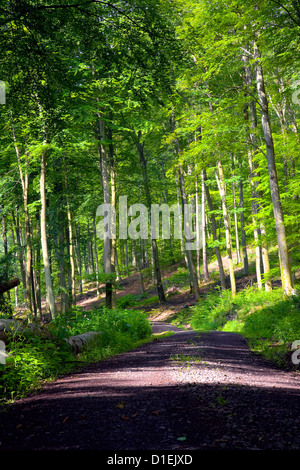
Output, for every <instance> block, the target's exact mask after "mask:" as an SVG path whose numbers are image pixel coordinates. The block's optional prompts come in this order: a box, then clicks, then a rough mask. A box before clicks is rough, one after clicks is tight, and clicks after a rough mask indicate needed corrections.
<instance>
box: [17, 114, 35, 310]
mask: <svg viewBox="0 0 300 470" xmlns="http://www.w3.org/2000/svg"><path fill="white" fill-rule="evenodd" d="M12 133H13V140H14V145H15V150H16V155H17V161H18V167H19V173H20V179H21V184H22V192H23V203H24V215H25V233H26V265H25V266H26V267H25V277H26V306H27V308H28V310H29V313H30V315H31V314H32V295H31V286H32V279H31V257H32V252H31V236H30V221H29V213H28V188H29V176H28V171H27V168H26V169H25V173H24V172H23V168H22V165H21V155H20V149H19V147H18V144H17V138H16V133H15V128H14V124H13V122H12ZM26 167H27V162H26Z"/></svg>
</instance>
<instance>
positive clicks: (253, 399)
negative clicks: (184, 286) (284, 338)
mask: <svg viewBox="0 0 300 470" xmlns="http://www.w3.org/2000/svg"><path fill="white" fill-rule="evenodd" d="M166 329H172V330H173V331H174V333H175V334H174V335H173V336H170V337H168V338H165V339H161V340H158V341H155V342H153V343H150V344H146V345H144V346H142V347H140V348H138V349H136V350H134V351H130V352H128V353H125V354H121V355H118V356H116V357H113V358H111V359H109V360H105V361H103V362H100V363H97V364H93V365H90V366H88V367H86V368H85V369H84V370H82V371H81V372H80V373H76V374H73V375H69V376H66V377H64V378H62V379H60V380H57V381H55V382H53V383H50V384H48V385H46V386H45V387H44V389H43V390H42V391H41V392H40V393H38V394H36V395H34V396H31V397H28V398H26V399H22V400H19V401H16V402H15V403H14V404H13V405H11V406H10V407H9V409H8V411H6V412H5V413H2V416H1V417H0V419H1V431H0V441H1V445H0V450H25V449H26V450H102V449H105V450H143V449H144V450H168V451H173V452H180V451H187V450H190V451H192V450H224V449H225V450H254V449H259V450H293V449H294V450H299V449H300V421H299V416H300V382H299V374H296V373H292V372H289V373H286V372H281V371H278V370H276V369H275V368H273V367H270V365H269V364H266V363H265V362H264V361H263V360H261V359H260V358H259V357H257V356H256V355H254V354H253V353H251V352H250V351H249V349H248V347H247V345H246V343H245V341H244V340H243V338H242V337H241V336H239V335H237V334H233V333H224V332H211V333H205V334H199V333H196V332H194V331H186V330H180V329H179V328H176V327H173V326H170V325H166V324H163V323H160V322H157V323H155V322H154V323H153V330H154V331H165V330H166Z"/></svg>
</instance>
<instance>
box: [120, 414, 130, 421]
mask: <svg viewBox="0 0 300 470" xmlns="http://www.w3.org/2000/svg"><path fill="white" fill-rule="evenodd" d="M122 419H123V420H124V421H129V420H130V418H128V416H125V415H122Z"/></svg>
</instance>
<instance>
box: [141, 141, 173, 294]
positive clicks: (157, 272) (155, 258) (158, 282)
mask: <svg viewBox="0 0 300 470" xmlns="http://www.w3.org/2000/svg"><path fill="white" fill-rule="evenodd" d="M138 139H139V140H138V152H139V157H140V164H141V169H142V174H143V181H144V189H145V195H146V201H147V206H148V209H149V210H151V195H150V190H149V182H148V173H147V161H146V158H145V154H144V144H143V143H142V142H140V135H139V136H138ZM151 247H152V254H153V266H154V272H155V281H156V288H157V293H158V298H159V300H160V302H165V300H166V298H165V293H164V288H163V283H162V279H161V271H160V266H159V256H158V247H157V243H156V239H155V238H151Z"/></svg>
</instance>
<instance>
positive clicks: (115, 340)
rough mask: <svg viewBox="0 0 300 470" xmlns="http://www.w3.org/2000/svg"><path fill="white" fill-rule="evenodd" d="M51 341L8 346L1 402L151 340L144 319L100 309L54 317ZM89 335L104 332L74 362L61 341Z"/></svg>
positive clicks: (0, 384) (1, 378)
mask: <svg viewBox="0 0 300 470" xmlns="http://www.w3.org/2000/svg"><path fill="white" fill-rule="evenodd" d="M49 331H50V332H51V339H44V338H41V337H37V336H29V338H28V337H27V339H26V341H25V339H23V340H22V341H20V340H13V341H12V342H11V343H10V344H9V346H8V348H7V349H8V353H9V357H8V358H7V364H6V366H2V369H1V371H0V396H1V399H2V400H4V399H6V400H7V399H13V398H17V397H21V396H23V395H26V394H27V393H28V392H30V391H33V390H35V389H37V388H38V387H39V386H40V384H41V382H42V381H43V380H50V379H53V378H55V377H57V376H59V375H62V374H64V373H66V372H68V371H70V370H72V369H73V368H74V367H79V366H80V365H81V364H82V362H91V361H97V360H101V359H104V358H106V357H109V356H111V355H113V354H118V353H120V352H124V351H127V350H129V349H132V348H134V347H135V346H137V345H138V344H140V342H143V341H147V340H150V338H151V334H152V330H151V326H150V323H149V322H148V320H147V318H146V315H145V314H144V313H142V312H139V311H132V310H123V309H118V310H114V311H112V310H109V309H106V308H103V309H102V308H99V309H96V310H93V311H90V312H85V311H84V310H82V309H81V308H78V307H76V308H73V309H72V311H71V312H69V313H68V314H65V315H61V316H59V317H56V319H55V320H53V322H52V323H51V324H50V325H49ZM88 331H103V333H104V334H103V335H101V336H100V337H99V339H97V340H96V341H95V342H93V343H92V345H91V346H90V347H88V348H87V349H86V350H85V351H83V352H82V353H81V354H80V355H79V356H78V357H77V358H74V356H73V355H72V353H71V351H70V349H69V348H68V347H67V345H66V342H65V341H64V338H68V337H70V336H75V335H77V334H81V333H85V332H88Z"/></svg>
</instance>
